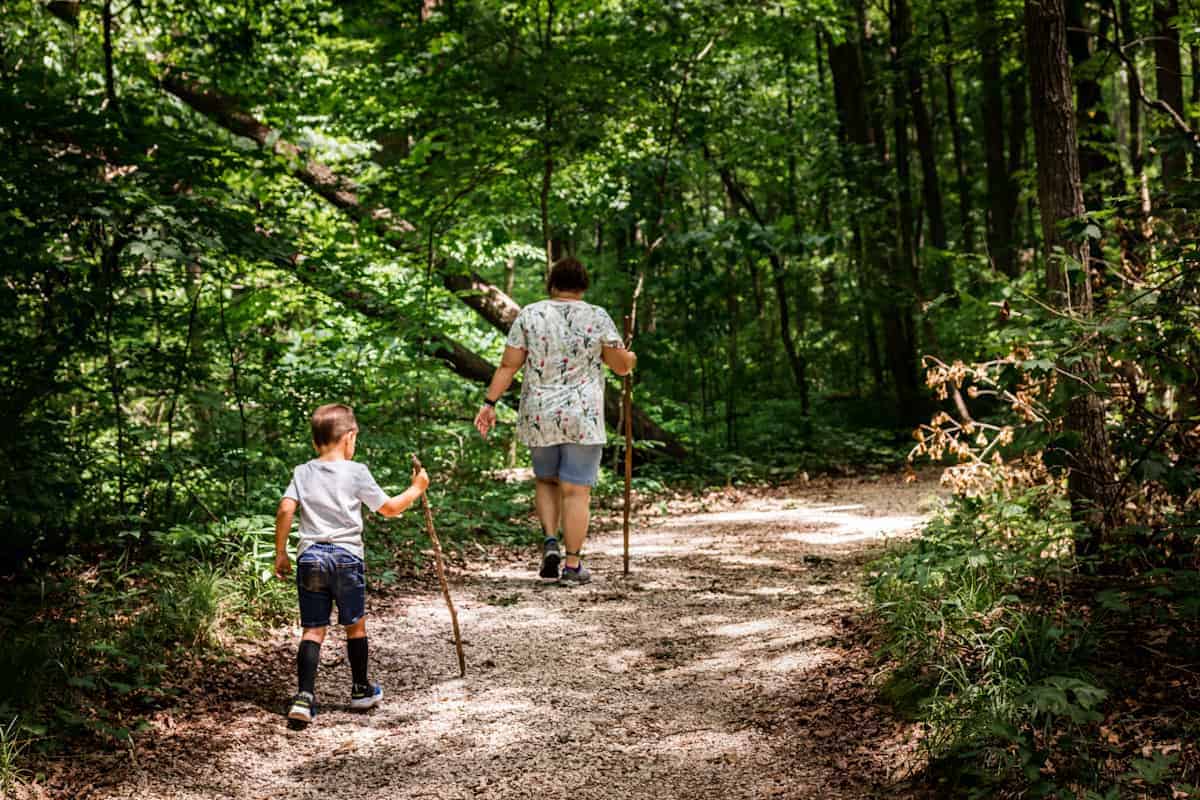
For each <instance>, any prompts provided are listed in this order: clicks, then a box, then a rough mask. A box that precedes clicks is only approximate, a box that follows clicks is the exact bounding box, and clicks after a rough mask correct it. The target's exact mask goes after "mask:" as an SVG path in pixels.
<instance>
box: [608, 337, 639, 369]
mask: <svg viewBox="0 0 1200 800" xmlns="http://www.w3.org/2000/svg"><path fill="white" fill-rule="evenodd" d="M601 357H602V358H603V359H604V363H605V364H608V366H609V369H611V370H612V371H613V372H615V373H617V374H618V375H628V374H629V373H631V372H633V367H634V365H635V364H637V353H635V352H633V351H632V350H626V349H625V348H624V347H614V346H612V345H607V344H606V345H604V346H603V348H602V350H601Z"/></svg>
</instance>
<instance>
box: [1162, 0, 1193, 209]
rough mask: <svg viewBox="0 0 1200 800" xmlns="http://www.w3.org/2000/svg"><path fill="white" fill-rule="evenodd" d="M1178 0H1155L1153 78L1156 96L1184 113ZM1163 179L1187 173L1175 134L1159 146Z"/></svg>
mask: <svg viewBox="0 0 1200 800" xmlns="http://www.w3.org/2000/svg"><path fill="white" fill-rule="evenodd" d="M1178 16H1179V0H1154V82H1155V87H1156V93H1157V95H1158V99H1159V100H1161V101H1163V102H1164V103H1166V104H1167V105H1168V106H1170V107H1171V108H1173V109H1174V110H1175V111H1176V112H1178V113H1179V114H1180V115H1181V116H1182V115H1183V60H1182V58H1181V57H1180V53H1179V28H1178V27H1176V26H1177V18H1178ZM1160 150H1161V151H1162V175H1163V183H1164V185H1165V186H1166V188H1167V190H1168V191H1170V190H1173V189H1176V188H1178V187H1179V184H1180V181H1181V180H1182V179H1183V178H1184V177H1185V175H1186V173H1187V153H1186V152H1185V151H1184V146H1183V142H1181V141H1180V140H1179V137H1178V136H1175V135H1170V136H1168V137H1167V138H1166V141H1164V142H1163V145H1162V146H1161V147H1160Z"/></svg>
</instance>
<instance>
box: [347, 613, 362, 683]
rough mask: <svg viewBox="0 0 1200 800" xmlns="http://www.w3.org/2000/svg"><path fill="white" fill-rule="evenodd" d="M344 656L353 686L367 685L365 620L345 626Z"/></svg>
mask: <svg viewBox="0 0 1200 800" xmlns="http://www.w3.org/2000/svg"><path fill="white" fill-rule="evenodd" d="M346 656H347V658H348V660H349V661H350V672H351V674H352V675H353V676H354V685H355V686H366V685H367V620H366V617H364V618H362V619H360V620H359V621H358V622H356V623H354V624H353V625H347V626H346Z"/></svg>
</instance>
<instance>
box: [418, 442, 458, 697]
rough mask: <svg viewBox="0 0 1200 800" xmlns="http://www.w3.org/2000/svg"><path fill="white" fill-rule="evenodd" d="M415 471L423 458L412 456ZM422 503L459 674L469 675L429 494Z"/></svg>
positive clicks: (419, 466)
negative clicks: (444, 600) (452, 633)
mask: <svg viewBox="0 0 1200 800" xmlns="http://www.w3.org/2000/svg"><path fill="white" fill-rule="evenodd" d="M412 464H413V470H414V472H420V471H421V460H420V459H419V458H417V457H416V456H415V455H414V456H413V457H412ZM421 503H422V505H423V506H424V507H425V532H426V533H428V534H429V541H431V542H433V557H434V564H435V565H436V566H437V576H438V582H439V583H441V584H442V597H445V598H446V608H448V609H450V625H451V626H452V627H453V628H454V649H455V650H456V651H457V652H458V675H459V677H460V678H465V677H467V657H466V656H465V655H463V646H462V634H461V633H459V630H458V614H456V613H455V611H454V601H453V600H451V599H450V584H448V583H447V582H446V565H445V564H444V563H443V562H442V543H441V541H440V540H439V539H438V535H437V531H435V530H434V529H433V509H432V508H430V507H429V495H428V494H425V493H422V494H421Z"/></svg>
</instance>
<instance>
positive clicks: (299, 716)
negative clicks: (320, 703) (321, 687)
mask: <svg viewBox="0 0 1200 800" xmlns="http://www.w3.org/2000/svg"><path fill="white" fill-rule="evenodd" d="M316 715H317V698H315V697H313V696H312V694H311V693H309V692H299V693H297V694H296V696H295V697H293V698H292V707H291V708H290V709H289V710H288V714H287V718H288V719H290V720H295V721H296V722H302V723H304V724H305V725H307V724H308V723H310V722H312V721H313V717H315V716H316Z"/></svg>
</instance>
